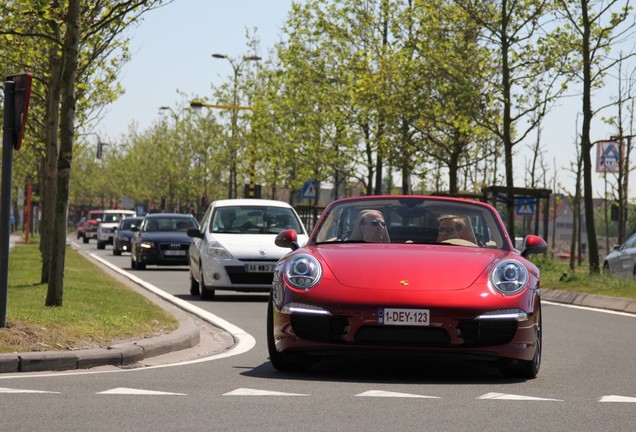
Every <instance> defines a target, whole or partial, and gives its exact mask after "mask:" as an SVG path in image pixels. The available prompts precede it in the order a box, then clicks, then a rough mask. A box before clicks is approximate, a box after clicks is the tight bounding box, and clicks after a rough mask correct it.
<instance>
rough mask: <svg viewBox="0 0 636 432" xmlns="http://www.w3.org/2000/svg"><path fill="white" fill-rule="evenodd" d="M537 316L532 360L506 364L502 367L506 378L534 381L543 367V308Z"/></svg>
mask: <svg viewBox="0 0 636 432" xmlns="http://www.w3.org/2000/svg"><path fill="white" fill-rule="evenodd" d="M535 313H536V314H537V324H536V327H535V336H536V339H535V340H536V342H535V343H536V347H535V350H534V356H533V357H532V360H528V361H524V360H518V361H515V362H508V363H505V364H504V365H503V366H502V367H501V373H502V375H504V376H505V377H510V378H526V379H532V378H535V377H536V376H537V374H538V373H539V369H540V367H541V351H542V348H543V341H542V339H543V330H542V324H541V320H542V318H541V306H539V308H538V309H537V311H536V312H535Z"/></svg>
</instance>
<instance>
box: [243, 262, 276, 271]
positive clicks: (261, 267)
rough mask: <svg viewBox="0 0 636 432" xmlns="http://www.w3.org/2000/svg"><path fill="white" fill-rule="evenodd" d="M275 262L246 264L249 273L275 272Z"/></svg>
mask: <svg viewBox="0 0 636 432" xmlns="http://www.w3.org/2000/svg"><path fill="white" fill-rule="evenodd" d="M274 267H275V264H245V271H246V272H247V273H274Z"/></svg>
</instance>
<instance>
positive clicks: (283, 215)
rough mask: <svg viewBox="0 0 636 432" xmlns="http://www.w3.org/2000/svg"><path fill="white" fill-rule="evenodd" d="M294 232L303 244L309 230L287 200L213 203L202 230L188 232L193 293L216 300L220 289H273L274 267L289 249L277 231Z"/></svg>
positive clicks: (203, 219) (204, 218)
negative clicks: (278, 238) (280, 244)
mask: <svg viewBox="0 0 636 432" xmlns="http://www.w3.org/2000/svg"><path fill="white" fill-rule="evenodd" d="M289 229H291V230H294V231H295V232H296V233H297V235H298V239H299V242H301V243H304V242H305V241H306V240H307V232H306V230H305V227H304V226H303V223H302V221H301V220H300V218H299V217H298V214H297V213H296V211H295V210H294V208H293V207H292V206H291V205H289V204H288V203H286V202H284V201H274V200H264V199H228V200H218V201H214V202H212V203H211V204H210V206H209V207H208V210H207V211H206V213H205V214H204V215H203V218H202V219H201V228H200V229H192V230H190V231H188V235H190V236H191V237H192V238H193V240H192V246H191V247H190V250H189V252H188V257H189V261H190V294H192V295H198V296H200V297H201V298H202V299H213V298H214V296H215V292H216V290H231V291H246V292H254V291H261V292H268V291H269V290H270V289H271V287H272V278H273V276H274V267H275V265H276V261H278V260H279V259H280V258H281V257H282V256H283V255H285V254H286V253H288V252H289V251H288V250H286V249H285V248H281V247H278V246H276V244H275V243H274V240H275V238H276V235H277V234H278V233H280V232H281V231H283V230H289Z"/></svg>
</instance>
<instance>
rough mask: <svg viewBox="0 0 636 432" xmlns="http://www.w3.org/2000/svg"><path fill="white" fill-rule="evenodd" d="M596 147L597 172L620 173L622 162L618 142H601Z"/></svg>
mask: <svg viewBox="0 0 636 432" xmlns="http://www.w3.org/2000/svg"><path fill="white" fill-rule="evenodd" d="M596 145H597V148H596V172H599V173H608V172H618V171H619V167H620V160H621V156H620V149H619V147H618V145H619V144H618V142H616V141H613V140H611V141H599V142H597V143H596Z"/></svg>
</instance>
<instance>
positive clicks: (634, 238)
mask: <svg viewBox="0 0 636 432" xmlns="http://www.w3.org/2000/svg"><path fill="white" fill-rule="evenodd" d="M603 273H605V274H614V275H620V276H631V277H634V276H636V233H634V234H632V235H631V236H630V237H629V238H628V239H627V240H625V243H623V244H622V245H620V246H618V245H617V246H616V247H614V250H613V251H611V252H610V253H609V254H608V255H607V256H606V257H605V261H604V262H603Z"/></svg>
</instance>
